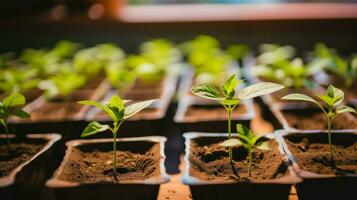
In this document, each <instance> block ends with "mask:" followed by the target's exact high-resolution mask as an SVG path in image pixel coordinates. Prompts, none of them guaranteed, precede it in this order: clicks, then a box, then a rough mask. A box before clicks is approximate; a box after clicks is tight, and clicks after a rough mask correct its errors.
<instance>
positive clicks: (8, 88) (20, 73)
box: [0, 68, 39, 94]
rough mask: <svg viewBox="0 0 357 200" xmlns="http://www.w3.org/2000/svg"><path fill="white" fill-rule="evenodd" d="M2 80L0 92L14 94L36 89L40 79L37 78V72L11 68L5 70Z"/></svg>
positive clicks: (0, 81)
mask: <svg viewBox="0 0 357 200" xmlns="http://www.w3.org/2000/svg"><path fill="white" fill-rule="evenodd" d="M0 73H2V74H3V77H2V79H1V80H0V91H3V92H5V93H8V94H11V93H14V92H26V91H28V90H30V89H33V88H36V87H37V84H38V82H39V79H37V78H36V71H35V70H33V69H23V68H9V69H4V70H3V71H1V72H0Z"/></svg>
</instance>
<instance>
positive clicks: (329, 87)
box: [326, 85, 335, 98]
mask: <svg viewBox="0 0 357 200" xmlns="http://www.w3.org/2000/svg"><path fill="white" fill-rule="evenodd" d="M333 88H334V87H333V85H329V86H328V88H327V90H326V93H327V96H328V97H330V98H334V97H335V93H334V89H333Z"/></svg>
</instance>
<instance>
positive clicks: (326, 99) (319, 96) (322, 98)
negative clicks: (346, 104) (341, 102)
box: [317, 95, 334, 106]
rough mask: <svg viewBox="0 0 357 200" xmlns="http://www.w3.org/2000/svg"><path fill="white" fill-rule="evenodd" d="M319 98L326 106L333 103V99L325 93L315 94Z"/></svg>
mask: <svg viewBox="0 0 357 200" xmlns="http://www.w3.org/2000/svg"><path fill="white" fill-rule="evenodd" d="M317 97H318V98H319V99H321V100H322V101H324V102H325V103H326V104H327V105H328V106H333V104H334V100H333V98H331V97H329V96H326V95H318V96H317Z"/></svg>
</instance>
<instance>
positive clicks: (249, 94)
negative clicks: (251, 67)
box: [239, 82, 284, 100]
mask: <svg viewBox="0 0 357 200" xmlns="http://www.w3.org/2000/svg"><path fill="white" fill-rule="evenodd" d="M283 88H284V86H283V85H280V84H276V83H270V82H260V83H256V84H254V85H250V86H248V87H246V88H244V89H243V90H241V91H240V93H239V99H242V100H243V99H252V98H254V97H257V96H261V95H265V94H269V93H273V92H276V91H278V90H281V89H283Z"/></svg>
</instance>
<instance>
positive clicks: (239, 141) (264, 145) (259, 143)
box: [220, 124, 270, 177]
mask: <svg viewBox="0 0 357 200" xmlns="http://www.w3.org/2000/svg"><path fill="white" fill-rule="evenodd" d="M237 133H238V136H237V138H231V139H228V140H226V141H224V142H222V143H221V144H220V145H221V146H224V147H230V148H232V147H237V146H242V147H244V148H245V149H246V150H247V152H248V162H249V164H248V176H249V177H250V176H251V174H252V161H253V153H254V151H256V150H258V149H259V150H264V151H267V150H270V148H269V143H268V142H267V141H264V140H261V138H262V137H261V136H259V135H257V134H255V133H253V132H252V131H251V130H250V129H249V128H247V127H246V126H243V125H242V124H237Z"/></svg>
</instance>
